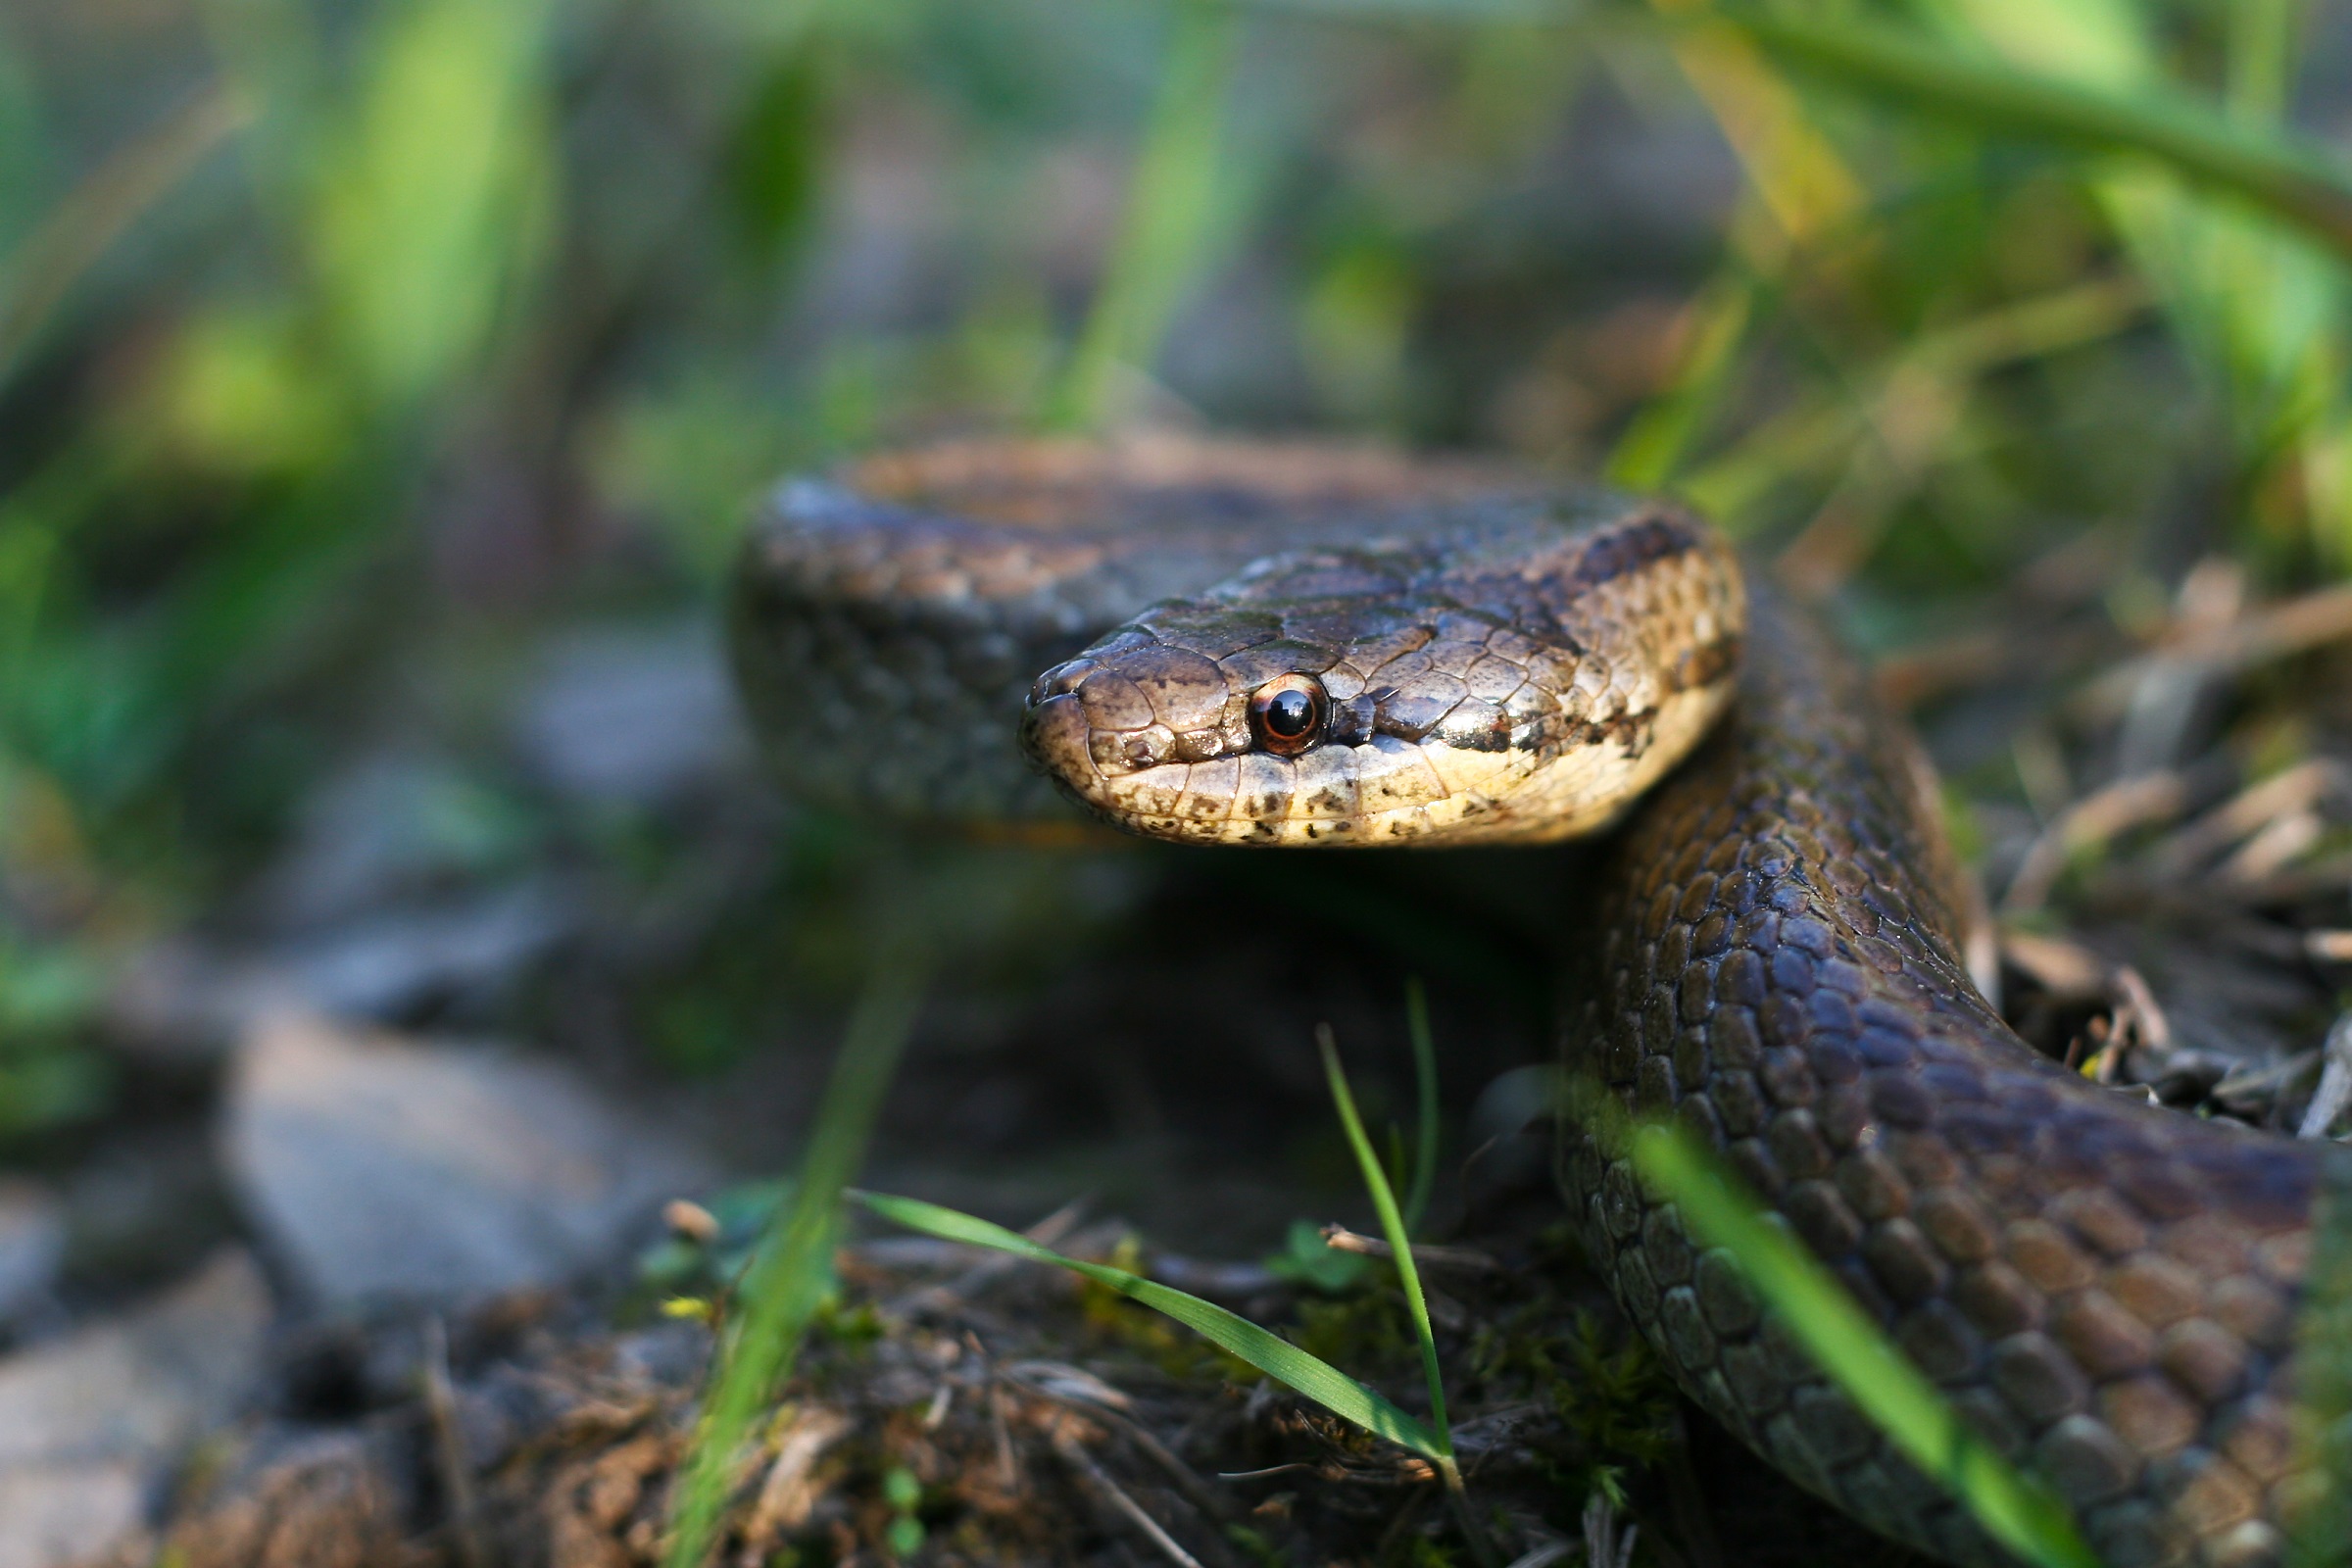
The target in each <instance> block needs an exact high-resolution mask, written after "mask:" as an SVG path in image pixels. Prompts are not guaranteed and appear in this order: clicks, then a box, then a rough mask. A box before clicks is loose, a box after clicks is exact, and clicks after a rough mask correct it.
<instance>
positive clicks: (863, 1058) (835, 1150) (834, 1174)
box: [664, 954, 923, 1568]
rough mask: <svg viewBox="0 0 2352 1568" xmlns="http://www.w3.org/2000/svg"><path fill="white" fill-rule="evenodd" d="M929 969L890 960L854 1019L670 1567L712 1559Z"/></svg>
mask: <svg viewBox="0 0 2352 1568" xmlns="http://www.w3.org/2000/svg"><path fill="white" fill-rule="evenodd" d="M921 968H922V966H921V964H920V962H919V961H917V960H914V959H911V958H909V957H908V956H906V955H904V954H896V955H893V956H891V957H889V958H886V959H884V960H883V961H882V962H880V963H879V964H878V965H877V966H876V969H875V977H874V979H873V980H872V981H870V982H869V983H868V985H867V987H866V991H865V995H864V996H862V997H861V998H859V999H858V1008H857V1011H856V1012H855V1013H854V1014H853V1015H852V1016H851V1019H850V1026H849V1030H848V1033H847V1036H846V1037H845V1038H844V1039H843V1041H842V1047H841V1055H840V1058H839V1059H838V1060H837V1061H835V1062H834V1064H833V1076H832V1078H831V1080H830V1081H829V1082H828V1083H827V1084H826V1085H825V1096H824V1100H823V1102H822V1103H820V1104H819V1105H818V1106H817V1112H816V1124H815V1129H814V1131H813V1132H812V1134H811V1135H810V1137H809V1152H808V1154H807V1156H806V1157H805V1158H804V1159H803V1161H802V1164H801V1179H800V1184H799V1186H798V1187H797V1188H796V1189H795V1191H794V1193H793V1196H792V1201H791V1202H789V1203H787V1204H786V1205H784V1206H783V1207H782V1208H780V1209H779V1210H778V1211H777V1214H776V1219H775V1221H774V1223H773V1225H772V1226H771V1228H770V1229H769V1231H768V1234H767V1236H766V1238H765V1240H763V1241H762V1242H761V1244H760V1250H759V1252H758V1254H757V1255H755V1256H754V1258H753V1259H752V1265H751V1268H750V1270H749V1271H748V1272H747V1273H746V1274H745V1276H744V1281H743V1287H742V1291H741V1295H740V1300H741V1306H740V1309H739V1310H738V1311H737V1313H736V1314H735V1316H734V1318H733V1319H732V1321H730V1322H729V1323H728V1325H727V1329H726V1332H725V1334H724V1335H723V1336H722V1338H721V1339H720V1342H719V1348H718V1357H717V1370H716V1372H715V1374H714V1376H713V1379H712V1383H711V1394H710V1397H709V1398H708V1399H707V1400H706V1402H705V1404H704V1407H703V1416H702V1421H701V1423H700V1426H699V1428H698V1429H697V1431H696V1433H695V1440H694V1448H693V1451H692V1452H691V1453H690V1454H689V1455H688V1457H687V1460H686V1464H685V1467H684V1472H683V1479H682V1481H681V1483H680V1485H679V1488H678V1494H677V1502H676V1504H675V1506H674V1509H673V1512H672V1514H671V1519H670V1540H669V1551H668V1555H667V1557H666V1558H665V1559H664V1560H665V1561H666V1562H667V1564H668V1568H702V1564H703V1563H704V1561H705V1560H706V1559H707V1558H708V1557H709V1555H710V1552H711V1544H712V1537H713V1535H714V1534H715V1532H716V1530H717V1528H718V1524H719V1520H720V1517H721V1516H722V1515H723V1514H724V1512H725V1511H726V1505H727V1497H728V1495H729V1494H730V1493H731V1492H732V1491H733V1488H734V1482H735V1474H736V1467H737V1464H738V1462H739V1459H740V1449H741V1447H742V1445H743V1440H744V1437H745V1434H747V1433H748V1432H750V1430H751V1428H752V1424H753V1422H754V1420H755V1419H756V1418H757V1417H758V1416H759V1413H760V1410H761V1409H762V1408H763V1407H764V1406H765V1405H766V1403H767V1400H768V1398H769V1397H770V1396H771V1395H772V1393H773V1391H774V1389H775V1385H776V1380H777V1379H778V1378H780V1377H781V1376H782V1375H783V1374H784V1372H785V1371H786V1370H787V1369H788V1368H789V1367H790V1366H791V1364H792V1360H793V1357H794V1356H795V1355H796V1354H797V1353H798V1352H799V1349H800V1344H801V1336H802V1335H803V1334H804V1333H805V1332H806V1331H807V1330H808V1327H809V1319H810V1318H811V1317H812V1316H813V1315H814V1314H815V1312H816V1308H817V1305H818V1303H819V1302H820V1301H822V1300H823V1299H824V1295H825V1292H826V1290H827V1289H828V1288H829V1287H830V1285H831V1283H832V1273H833V1270H832V1262H833V1242H834V1237H835V1235H836V1234H837V1232H838V1231H839V1230H840V1226H841V1194H842V1190H843V1188H845V1187H846V1186H847V1185H848V1184H849V1180H850V1178H851V1177H852V1176H853V1175H855V1174H857V1169H858V1163H859V1162H860V1161H861V1160H862V1159H863V1158H864V1155H865V1145H866V1139H867V1136H868V1135H869V1134H870V1133H871V1131H872V1129H873V1124H874V1117H875V1115H876V1113H877V1112H878V1111H879V1110H880V1109H881V1106H882V1097H883V1095H884V1094H885V1093H886V1092H888V1090H889V1088H890V1081H891V1078H892V1076H893V1075H894V1074H895V1072H896V1071H897V1068H898V1063H899V1056H900V1054H901V1052H902V1051H903V1050H904V1049H905V1047H906V1044H907V1034H908V1032H909V1031H910V1030H911V1029H912V1028H913V1026H914V1015H915V1009H916V1008H917V1007H918V1006H919V1005H921V1002H922V989H923V988H922V982H921V978H920V975H921Z"/></svg>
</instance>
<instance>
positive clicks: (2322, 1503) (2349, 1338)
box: [2287, 1149, 2352, 1568]
mask: <svg viewBox="0 0 2352 1568" xmlns="http://www.w3.org/2000/svg"><path fill="white" fill-rule="evenodd" d="M2295 1340H2296V1344H2295V1372H2296V1381H2297V1390H2296V1393H2297V1398H2296V1407H2295V1420H2296V1427H2297V1433H2296V1440H2297V1445H2298V1452H2297V1455H2296V1458H2297V1461H2298V1468H2299V1469H2300V1470H2301V1471H2302V1472H2303V1485H2304V1488H2305V1495H2304V1496H2303V1498H2302V1499H2301V1504H2302V1505H2301V1507H2300V1508H2299V1509H2297V1510H2296V1511H2295V1512H2294V1513H2293V1514H2292V1515H2290V1517H2289V1518H2288V1520H2287V1524H2288V1527H2289V1536H2288V1540H2289V1550H2288V1556H2287V1561H2288V1562H2289V1563H2290V1564H2291V1565H2292V1568H2345V1565H2346V1564H2347V1563H2352V1151H2345V1150H2341V1149H2338V1150H2332V1151H2330V1152H2329V1158H2328V1160H2327V1166H2326V1168H2325V1173H2324V1175H2323V1177H2322V1190H2321V1194H2320V1201H2319V1205H2318V1212H2317V1213H2316V1214H2315V1215H2314V1216H2313V1219H2312V1255H2311V1273H2310V1275H2309V1277H2308V1278H2307V1279H2306V1280H2305V1282H2304V1299H2303V1316H2302V1321H2301V1322H2300V1323H2298V1324H2297V1325H2296V1330H2295Z"/></svg>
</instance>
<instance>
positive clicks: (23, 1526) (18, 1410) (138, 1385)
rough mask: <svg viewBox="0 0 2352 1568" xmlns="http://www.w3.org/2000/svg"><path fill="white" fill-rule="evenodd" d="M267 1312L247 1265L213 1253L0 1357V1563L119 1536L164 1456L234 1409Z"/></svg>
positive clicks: (57, 1555)
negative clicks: (145, 1298)
mask: <svg viewBox="0 0 2352 1568" xmlns="http://www.w3.org/2000/svg"><path fill="white" fill-rule="evenodd" d="M269 1322H270V1293H269V1289H268V1287H267V1286H265V1285H264V1284H263V1282H262V1276H261V1271H260V1270H259V1269H258V1268H256V1267H255V1266H254V1263H253V1260H252V1259H251V1258H250V1257H247V1256H246V1255H245V1254H244V1253H242V1252H225V1253H222V1254H221V1255H220V1256H219V1257H217V1258H215V1259H214V1260H213V1261H212V1262H211V1263H209V1264H207V1265H206V1266H205V1267H203V1268H202V1269H200V1270H199V1271H198V1272H197V1273H196V1275H195V1276H194V1277H193V1278H191V1279H189V1280H188V1281H187V1282H186V1283H184V1284H182V1285H180V1286H178V1287H176V1288H175V1289H173V1290H172V1291H171V1292H169V1293H168V1294H166V1295H165V1296H164V1297H163V1298H162V1299H159V1300H157V1301H155V1302H154V1303H152V1304H151V1305H149V1306H146V1307H143V1308H141V1309H139V1310H138V1311H135V1312H132V1313H130V1314H128V1315H126V1316H124V1317H123V1318H121V1319H119V1320H117V1321H114V1322H111V1323H104V1324H100V1325H98V1326H96V1327H93V1328H89V1329H85V1330H83V1331H81V1332H80V1333H78V1334H74V1335H73V1336H70V1337H69V1338H66V1339H63V1340H57V1341H53V1342H50V1343H48V1344H44V1345H41V1346H38V1347H36V1348H33V1349H30V1350H25V1351H22V1352H20V1353H18V1354H16V1355H12V1356H9V1357H7V1358H5V1359H0V1568H57V1565H61V1564H65V1563H69V1562H80V1561H84V1560H86V1559H88V1558H91V1557H94V1556H97V1555H99V1554H101V1553H104V1552H107V1551H109V1550H111V1549H112V1548H115V1547H116V1546H118V1545H119V1544H122V1543H123V1541H125V1540H126V1539H127V1538H128V1537H129V1536H130V1534H131V1533H132V1532H133V1531H135V1530H136V1529H137V1528H138V1527H139V1525H140V1523H141V1517H142V1513H143V1510H144V1507H145V1501H146V1497H147V1495H148V1492H149V1490H150V1488H151V1487H152V1486H153V1485H154V1483H155V1482H156V1480H157V1479H158V1477H159V1476H160V1475H161V1473H162V1472H163V1470H164V1468H165V1467H166V1466H167V1465H168V1464H169V1463H170V1462H171V1461H172V1460H173V1459H174V1458H176V1457H177V1455H178V1454H179V1453H180V1452H181V1451H182V1450H183V1449H184V1448H185V1447H186V1446H187V1445H188V1444H190V1443H191V1442H193V1441H194V1440H195V1439H196V1438H198V1437H199V1436H201V1435H203V1434H204V1433H205V1432H207V1431H209V1430H211V1429H213V1428H215V1427H218V1426H219V1425H221V1423H222V1422H224V1421H225V1420H227V1419H228V1417H229V1416H231V1415H233V1414H234V1413H235V1412H236V1409H237V1406H238V1404H239V1403H240V1402H241V1401H242V1400H243V1399H244V1397H246V1395H247V1393H248V1391H249V1389H250V1388H251V1386H252V1384H253V1382H254V1379H255V1377H256V1375H257V1374H258V1372H259V1370H260V1367H261V1357H262V1340H263V1335H264V1332H265V1331H266V1330H267V1328H268V1327H269Z"/></svg>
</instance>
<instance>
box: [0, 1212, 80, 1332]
mask: <svg viewBox="0 0 2352 1568" xmlns="http://www.w3.org/2000/svg"><path fill="white" fill-rule="evenodd" d="M65 1255H66V1220H65V1209H64V1206H63V1205H62V1204H60V1203H59V1202H58V1201H57V1200H56V1199H55V1198H53V1197H51V1196H50V1195H49V1193H48V1192H46V1191H45V1190H43V1189H42V1188H40V1187H37V1186H35V1185H33V1184H32V1183H30V1182H14V1181H0V1323H5V1322H7V1321H8V1320H9V1319H10V1318H13V1317H15V1316H17V1315H18V1314H20V1313H22V1312H23V1311H24V1310H25V1308H26V1307H29V1306H32V1305H34V1304H35V1303H37V1302H38V1301H39V1300H40V1299H41V1298H42V1297H44V1296H46V1295H47V1294H48V1293H49V1288H50V1287H51V1286H52V1285H54V1284H56V1283H57V1270H58V1265H59V1264H60V1263H61V1262H63V1261H64V1259H65Z"/></svg>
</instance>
